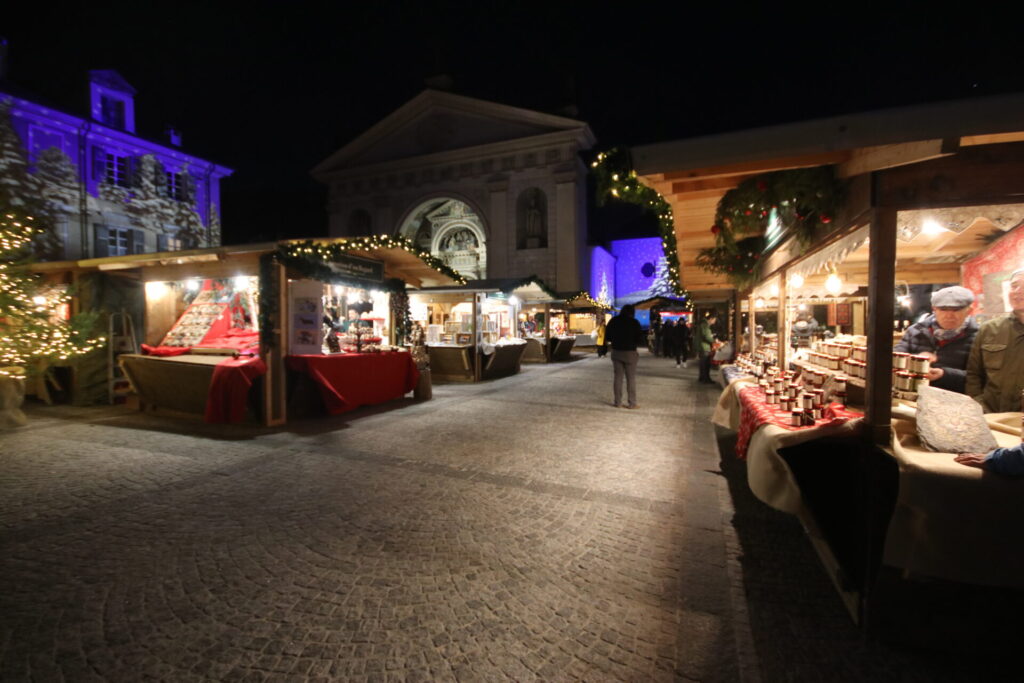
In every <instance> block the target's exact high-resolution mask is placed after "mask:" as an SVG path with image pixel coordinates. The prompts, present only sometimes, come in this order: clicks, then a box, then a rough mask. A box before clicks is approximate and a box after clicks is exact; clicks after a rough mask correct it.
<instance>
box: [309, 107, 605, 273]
mask: <svg viewBox="0 0 1024 683" xmlns="http://www.w3.org/2000/svg"><path fill="white" fill-rule="evenodd" d="M594 142H595V140H594V135H593V133H592V132H591V130H590V128H589V127H588V125H587V124H586V123H584V122H582V121H576V120H573V119H569V118H564V117H561V116H554V115H551V114H544V113H540V112H536V111H529V110H526V109H519V108H516V107H510V106H506V105H502V104H496V103H493V102H484V101H481V100H477V99H473V98H470V97H465V96H461V95H455V94H452V93H448V92H442V91H437V90H425V91H424V92H422V93H420V94H419V95H417V96H416V97H414V98H413V99H412V100H410V101H409V102H407V103H406V104H404V105H403V106H402V107H400V108H399V109H397V110H396V111H394V112H393V113H391V114H390V115H389V116H387V117H385V118H384V119H383V120H381V121H380V122H379V123H377V124H376V125H374V126H373V127H372V128H370V129H369V130H368V131H366V132H365V133H363V134H362V135H360V136H359V137H357V138H356V139H355V140H353V141H352V142H350V143H349V144H347V145H345V146H344V147H342V148H341V149H339V150H338V151H336V152H335V153H334V154H332V155H331V156H330V157H328V158H327V159H325V160H324V161H323V162H321V163H320V164H318V165H317V166H316V167H315V168H314V169H313V171H312V174H313V177H314V178H316V179H317V180H319V181H321V182H323V183H325V184H326V185H327V186H328V187H329V191H328V196H329V199H328V211H327V212H328V216H329V228H328V232H329V234H330V235H331V236H334V237H340V236H357V235H368V234H392V235H395V234H400V235H404V236H406V237H408V238H409V239H411V240H412V241H413V242H414V243H416V244H417V245H418V246H420V247H422V248H424V249H429V250H430V252H431V253H432V254H433V255H435V256H437V257H438V258H440V259H442V260H443V261H445V262H446V263H447V264H449V265H450V266H452V267H453V268H454V269H456V270H458V271H459V272H461V273H463V274H464V275H466V276H467V277H469V278H471V279H483V278H508V277H525V276H529V275H536V276H538V277H540V278H541V279H543V280H544V281H545V282H547V283H549V284H550V286H551V287H553V288H555V289H557V290H559V291H579V290H581V289H584V288H586V287H587V286H588V285H589V277H590V275H589V274H590V262H589V261H590V256H589V250H588V249H587V210H586V176H587V171H586V167H585V166H584V164H583V162H582V161H581V160H580V157H579V153H580V152H581V151H583V150H586V149H589V148H590V147H591V146H592V145H593V144H594Z"/></svg>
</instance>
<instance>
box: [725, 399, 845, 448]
mask: <svg viewBox="0 0 1024 683" xmlns="http://www.w3.org/2000/svg"><path fill="white" fill-rule="evenodd" d="M737 395H738V396H739V399H740V428H739V431H738V432H737V434H736V455H737V456H739V457H740V458H745V457H747V446H749V445H750V437H752V436H753V435H754V432H756V431H757V430H758V428H759V427H760V426H761V425H763V424H767V423H769V422H770V423H771V424H773V425H775V426H776V427H782V428H783V429H788V430H790V431H796V430H798V429H811V428H812V427H821V426H823V425H827V424H833V423H838V422H846V421H847V420H852V419H853V418H855V417H863V416H864V415H863V413H861V412H859V411H856V410H852V409H850V408H847V407H845V406H843V405H842V404H839V403H830V404H828V405H827V406H826V407H825V413H824V414H825V417H824V418H822V419H820V420H817V421H816V422H815V423H814V424H813V425H807V426H803V427H794V426H792V425H791V424H789V418H790V414H791V413H790V412H786V411H781V410H779V409H778V406H777V405H769V404H767V403H765V402H764V391H763V390H762V389H761V387H757V386H749V387H744V388H742V389H740V390H739V392H738V394H737Z"/></svg>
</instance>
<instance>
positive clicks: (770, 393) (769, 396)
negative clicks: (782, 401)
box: [764, 389, 779, 405]
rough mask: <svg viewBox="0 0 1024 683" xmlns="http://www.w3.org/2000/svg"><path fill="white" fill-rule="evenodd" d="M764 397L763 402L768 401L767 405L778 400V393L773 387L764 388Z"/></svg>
mask: <svg viewBox="0 0 1024 683" xmlns="http://www.w3.org/2000/svg"><path fill="white" fill-rule="evenodd" d="M764 398H765V402H766V403H768V404H769V405H771V404H773V403H778V402H779V398H778V395H777V394H776V393H775V390H774V389H768V390H766V391H765V392H764Z"/></svg>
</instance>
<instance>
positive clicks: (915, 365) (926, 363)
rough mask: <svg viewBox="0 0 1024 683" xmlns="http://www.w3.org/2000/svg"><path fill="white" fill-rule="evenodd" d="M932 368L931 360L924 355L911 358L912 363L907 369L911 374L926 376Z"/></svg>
mask: <svg viewBox="0 0 1024 683" xmlns="http://www.w3.org/2000/svg"><path fill="white" fill-rule="evenodd" d="M930 366H931V358H930V357H928V356H926V355H924V354H920V355H917V356H911V357H910V362H909V363H908V364H907V369H908V370H910V372H915V373H917V374H919V375H924V374H927V373H928V369H929V367H930Z"/></svg>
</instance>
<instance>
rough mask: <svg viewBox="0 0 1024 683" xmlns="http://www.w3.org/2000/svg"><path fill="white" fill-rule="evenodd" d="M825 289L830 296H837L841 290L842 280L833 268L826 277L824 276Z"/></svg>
mask: <svg viewBox="0 0 1024 683" xmlns="http://www.w3.org/2000/svg"><path fill="white" fill-rule="evenodd" d="M825 291H826V292H828V293H829V294H831V295H832V296H837V295H838V294H839V293H840V292H841V291H843V280H842V278H840V277H839V274H838V273H837V272H836V271H834V270H833V271H832V272H831V273H829V276H828V277H827V278H825Z"/></svg>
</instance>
